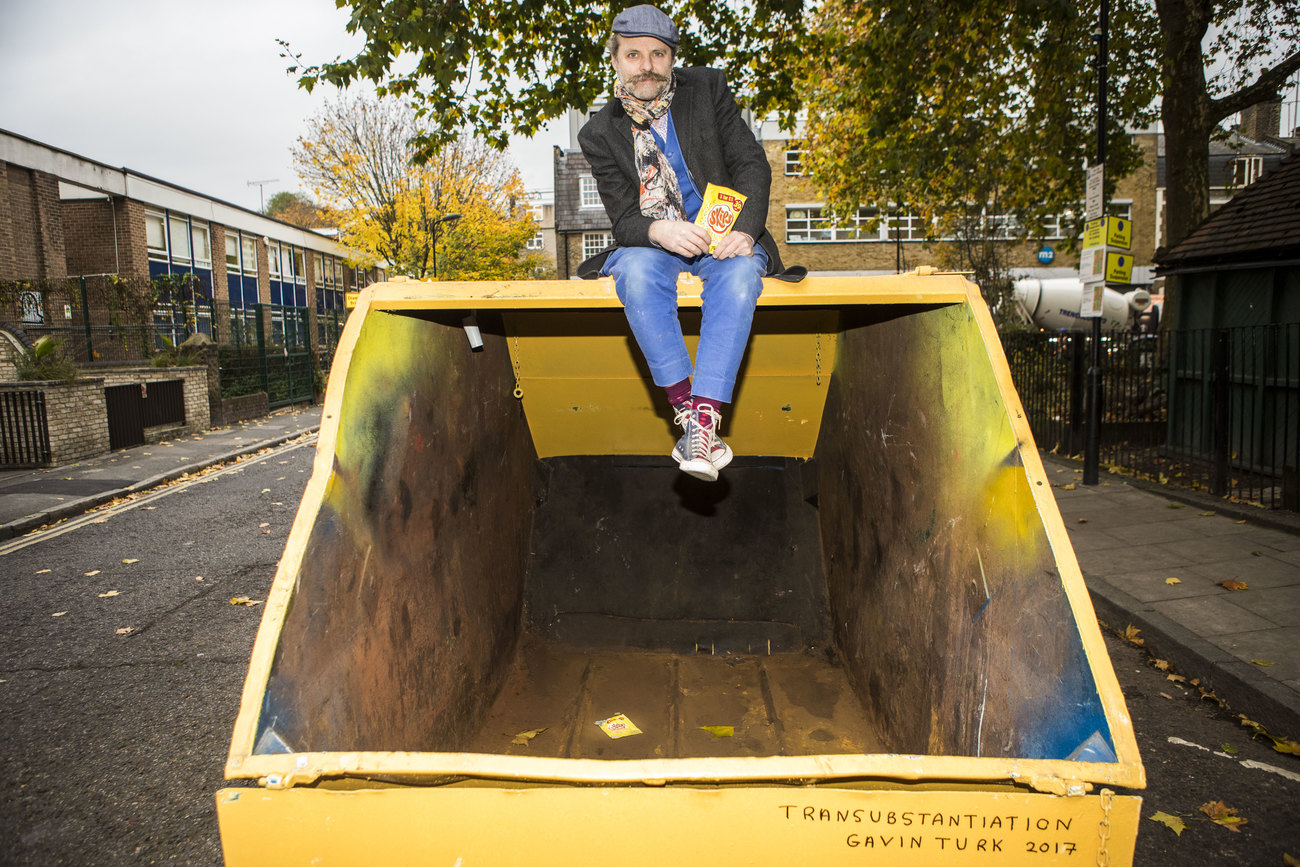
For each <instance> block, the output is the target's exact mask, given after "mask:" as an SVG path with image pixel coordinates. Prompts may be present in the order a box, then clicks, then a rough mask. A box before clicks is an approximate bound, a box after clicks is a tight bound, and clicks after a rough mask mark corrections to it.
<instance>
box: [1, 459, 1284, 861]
mask: <svg viewBox="0 0 1300 867" xmlns="http://www.w3.org/2000/svg"><path fill="white" fill-rule="evenodd" d="M313 457H314V450H313V449H312V448H311V447H310V445H307V446H302V445H299V446H294V447H286V448H285V449H282V450H278V451H275V452H272V453H270V454H268V455H266V456H263V457H261V458H260V459H258V460H256V461H255V462H246V463H244V464H241V465H240V466H239V467H238V468H237V469H236V471H234V472H229V471H228V472H223V473H218V474H214V475H212V476H210V477H208V478H207V480H206V481H201V482H199V483H191V484H183V485H176V486H172V487H170V488H166V489H162V490H160V491H157V492H155V493H153V494H150V495H147V496H146V497H144V498H142V499H140V500H138V501H136V502H135V503H132V504H128V505H127V506H125V507H118V508H116V509H111V510H108V511H106V512H101V513H97V514H92V515H90V516H86V517H84V518H82V519H77V520H76V521H74V522H69V524H67V525H64V526H63V527H61V528H59V529H58V530H56V532H55V533H51V534H49V535H47V536H45V537H43V538H41V540H40V541H35V542H33V541H30V539H23V540H17V542H16V543H10V544H9V545H7V546H0V593H2V594H3V603H2V604H0V636H3V638H0V744H3V748H2V749H0V863H3V864H24V865H58V864H75V865H82V864H86V865H90V864H94V865H103V864H120V865H135V864H198V865H216V864H220V863H221V847H220V841H219V838H218V833H217V823H216V814H215V807H214V793H215V792H216V791H217V789H219V788H221V787H222V786H223V785H224V780H223V775H222V768H223V765H224V762H225V754H226V750H227V748H228V745H229V739H230V733H231V727H232V725H233V723H234V718H235V714H236V711H237V709H238V703H239V694H240V691H241V689H242V687H243V681H244V675H245V671H246V667H247V663H248V655H249V652H250V650H251V648H252V642H253V637H254V635H255V633H256V630H257V625H258V621H259V619H260V617H261V608H260V606H258V605H235V604H231V601H230V600H231V598H232V597H240V596H247V597H249V598H250V599H251V600H262V599H264V598H265V596H266V592H267V589H268V588H269V586H270V583H271V580H272V577H273V575H274V572H275V565H276V562H277V561H278V559H279V556H280V552H281V549H282V548H283V545H284V541H285V538H286V535H287V533H288V530H289V526H290V524H291V522H292V520H293V516H294V513H295V510H296V508H297V503H298V501H299V499H300V497H301V494H302V490H303V487H304V486H305V484H306V482H307V477H308V475H309V474H310V472H311V461H312V458H313ZM15 545H22V546H23V547H18V548H17V549H15ZM124 561H135V562H124ZM200 578H201V579H202V580H199V579H200ZM113 591H116V593H113ZM110 594H111V595H110ZM123 629H129V630H130V631H128V632H125V633H121V634H119V632H118V630H123ZM1107 642H1108V646H1109V648H1110V651H1111V655H1112V658H1113V660H1114V663H1115V668H1116V672H1117V674H1118V676H1119V678H1120V683H1121V685H1122V686H1123V688H1124V692H1125V695H1126V696H1127V699H1128V702H1129V710H1130V713H1131V714H1132V717H1133V720H1134V724H1135V727H1136V729H1137V734H1138V741H1139V745H1140V747H1141V750H1142V757H1143V761H1144V763H1145V765H1146V768H1147V776H1148V789H1147V790H1146V791H1145V792H1143V793H1142V795H1143V797H1144V799H1145V803H1144V805H1143V810H1142V816H1143V819H1142V822H1141V830H1140V833H1139V837H1138V851H1137V859H1136V862H1137V863H1138V864H1141V865H1186V864H1207V865H1208V864H1249V865H1282V864H1283V853H1284V852H1286V853H1289V854H1290V855H1292V856H1293V857H1297V858H1300V758H1296V757H1293V756H1287V755H1282V754H1280V753H1277V752H1275V751H1274V750H1272V749H1271V748H1270V747H1269V746H1267V744H1266V742H1263V741H1260V740H1257V739H1255V740H1252V738H1251V736H1250V732H1249V731H1248V730H1247V729H1246V728H1243V727H1242V726H1241V725H1240V724H1239V723H1238V721H1237V720H1235V719H1234V717H1233V716H1232V714H1231V713H1230V712H1228V711H1225V710H1224V709H1222V708H1220V707H1219V706H1218V705H1216V704H1214V703H1213V702H1210V701H1206V700H1204V699H1203V698H1201V697H1200V696H1199V694H1198V693H1197V691H1196V690H1194V689H1189V688H1186V687H1184V686H1183V685H1181V684H1178V683H1175V682H1172V681H1169V680H1168V679H1167V674H1168V673H1167V672H1163V671H1159V670H1157V669H1156V668H1155V667H1153V666H1152V665H1151V664H1149V661H1148V660H1147V657H1146V654H1145V653H1144V652H1142V651H1140V650H1138V649H1137V648H1134V647H1132V646H1130V645H1127V644H1125V643H1123V642H1121V641H1119V640H1118V639H1115V638H1113V637H1108V639H1107ZM1224 698H1226V699H1227V700H1228V701H1229V702H1231V698H1232V697H1231V696H1224ZM1170 738H1177V739H1179V741H1182V742H1185V743H1182V742H1176V741H1171V740H1170ZM1189 744H1190V745H1189ZM1224 745H1226V746H1227V747H1230V748H1232V749H1235V750H1236V751H1237V752H1236V754H1235V755H1232V754H1230V750H1226V749H1224ZM1202 748H1204V749H1202ZM1216 752H1217V753H1223V755H1219V754H1216ZM1250 762H1253V763H1257V765H1255V766H1249V765H1248V764H1244V763H1250ZM1258 765H1264V766H1267V767H1259V766H1258ZM1269 768H1273V769H1275V770H1269ZM1278 771H1281V772H1282V773H1278ZM1216 800H1222V801H1223V802H1225V803H1226V804H1227V805H1228V806H1230V807H1233V808H1236V809H1237V810H1238V811H1239V815H1241V816H1243V817H1244V818H1246V820H1247V822H1246V823H1245V824H1244V825H1242V826H1241V829H1240V830H1239V831H1237V832H1234V831H1231V830H1228V829H1227V828H1224V827H1220V826H1218V825H1215V824H1213V823H1211V822H1210V821H1208V819H1206V818H1205V817H1204V816H1203V815H1202V814H1201V813H1200V812H1199V811H1198V808H1199V807H1200V805H1202V804H1204V803H1207V802H1210V801H1216ZM1156 811H1163V812H1165V813H1168V814H1171V815H1177V816H1180V817H1181V818H1182V819H1183V820H1184V821H1185V822H1186V824H1187V828H1186V830H1184V831H1183V832H1182V834H1181V835H1175V833H1174V831H1172V830H1171V829H1170V828H1168V827H1167V826H1165V825H1163V824H1159V823H1157V822H1154V821H1151V820H1150V818H1149V817H1150V816H1151V815H1152V814H1154V813H1155V812H1156Z"/></svg>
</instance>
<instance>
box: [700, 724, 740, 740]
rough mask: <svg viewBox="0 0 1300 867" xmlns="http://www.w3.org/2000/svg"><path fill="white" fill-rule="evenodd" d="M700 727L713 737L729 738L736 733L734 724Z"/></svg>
mask: <svg viewBox="0 0 1300 867" xmlns="http://www.w3.org/2000/svg"><path fill="white" fill-rule="evenodd" d="M700 728H701V729H702V730H704V731H706V732H708V733H709V734H711V735H713V736H714V737H715V738H729V737H734V736H735V734H736V727H735V726H700Z"/></svg>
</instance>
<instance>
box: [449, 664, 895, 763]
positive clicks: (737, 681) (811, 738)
mask: <svg viewBox="0 0 1300 867" xmlns="http://www.w3.org/2000/svg"><path fill="white" fill-rule="evenodd" d="M619 713H622V714H625V715H626V716H627V717H628V718H629V719H630V720H631V721H632V722H633V723H634V724H635V725H636V726H637V727H638V728H639V729H641V732H642V733H641V734H638V735H632V736H629V737H623V738H619V739H612V738H610V737H609V736H608V735H607V734H605V732H604V731H602V730H601V729H600V728H599V727H598V726H597V722H598V721H600V720H604V719H607V718H609V717H612V716H614V715H615V714H619ZM702 726H732V727H733V728H734V735H732V736H730V737H715V736H714V734H713V733H711V732H710V731H707V730H705V729H703V728H701V727H702ZM537 729H544V731H541V732H539V733H538V734H536V735H535V736H533V737H532V738H531V739H525V743H522V744H515V743H513V740H514V739H515V736H516V735H518V734H520V733H522V732H529V731H534V730H537ZM471 751H473V752H482V753H499V754H507V755H532V756H546V757H552V758H574V759H652V758H656V759H657V758H703V757H726V756H796V755H821V754H833V753H876V752H880V751H881V742H880V739H879V737H878V736H877V734H876V732H875V731H874V730H873V729H872V727H871V725H870V723H869V721H868V718H867V716H866V714H865V713H864V711H863V708H862V706H861V704H860V703H859V702H858V699H857V697H856V696H855V694H854V693H853V690H852V689H851V688H850V686H849V681H848V678H847V676H846V675H845V673H844V671H843V670H842V669H840V668H838V667H836V666H834V665H832V664H831V663H829V662H827V661H825V660H821V659H818V658H815V657H813V656H811V655H806V654H799V653H781V654H774V655H771V656H757V655H737V654H729V655H719V656H713V655H709V654H707V653H703V654H676V653H666V652H657V651H642V650H618V651H592V650H588V649H577V648H572V647H567V646H563V645H558V644H555V643H551V642H546V641H542V640H539V639H530V640H527V641H525V643H524V645H523V648H522V649H521V651H520V652H519V654H518V656H517V658H516V661H515V665H514V669H513V670H512V671H511V673H510V675H509V678H508V679H507V681H506V683H505V685H504V686H503V687H502V689H501V692H500V694H499V695H498V697H497V700H496V702H495V703H494V704H493V706H492V709H491V712H490V713H489V715H488V719H487V721H486V722H485V723H484V725H483V727H482V728H481V729H480V730H479V735H478V737H477V739H476V740H475V742H474V743H473V744H472V745H471Z"/></svg>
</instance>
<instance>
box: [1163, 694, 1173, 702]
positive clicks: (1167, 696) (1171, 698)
mask: <svg viewBox="0 0 1300 867" xmlns="http://www.w3.org/2000/svg"><path fill="white" fill-rule="evenodd" d="M1160 694H1161V695H1163V696H1164V697H1165V698H1167V699H1169V700H1170V701H1173V700H1174V697H1173V696H1172V695H1170V694H1169V693H1167V692H1162V693H1160Z"/></svg>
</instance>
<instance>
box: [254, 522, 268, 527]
mask: <svg viewBox="0 0 1300 867" xmlns="http://www.w3.org/2000/svg"><path fill="white" fill-rule="evenodd" d="M257 526H258V527H269V526H271V525H270V524H269V523H268V522H266V521H263V522H262V523H260V524H258V525H257Z"/></svg>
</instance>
